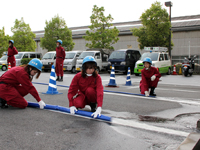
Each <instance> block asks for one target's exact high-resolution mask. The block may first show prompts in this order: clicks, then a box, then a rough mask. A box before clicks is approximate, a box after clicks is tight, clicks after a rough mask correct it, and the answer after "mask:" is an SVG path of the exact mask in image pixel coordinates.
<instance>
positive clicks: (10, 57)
mask: <svg viewBox="0 0 200 150" xmlns="http://www.w3.org/2000/svg"><path fill="white" fill-rule="evenodd" d="M13 44H14V41H13V40H10V41H9V48H8V55H7V56H8V59H7V62H8V64H9V63H10V64H11V67H15V66H16V61H15V56H14V55H16V54H18V51H17V49H16V48H15V47H14V46H13Z"/></svg>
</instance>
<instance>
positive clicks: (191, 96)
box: [0, 72, 200, 150]
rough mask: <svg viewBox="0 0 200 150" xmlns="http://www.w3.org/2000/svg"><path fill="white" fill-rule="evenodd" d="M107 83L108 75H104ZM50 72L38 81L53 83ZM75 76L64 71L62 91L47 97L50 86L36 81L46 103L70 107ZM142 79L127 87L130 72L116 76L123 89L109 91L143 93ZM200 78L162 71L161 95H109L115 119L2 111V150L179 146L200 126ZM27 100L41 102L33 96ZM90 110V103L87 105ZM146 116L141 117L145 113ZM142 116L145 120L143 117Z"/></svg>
mask: <svg viewBox="0 0 200 150" xmlns="http://www.w3.org/2000/svg"><path fill="white" fill-rule="evenodd" d="M2 73H3V72H0V74H2ZM100 75H101V77H102V83H103V85H104V86H105V85H106V84H108V82H109V74H103V73H101V74H100ZM49 76H50V72H48V73H42V74H41V77H40V78H39V79H37V80H35V79H34V81H33V82H37V83H46V84H48V83H49ZM73 76H74V74H71V73H65V75H64V82H57V85H58V91H59V92H62V93H63V94H60V95H46V94H42V92H46V91H47V89H48V86H47V85H40V84H34V86H35V87H36V89H37V90H38V92H39V94H40V97H41V99H42V100H44V101H45V103H46V104H52V105H61V106H64V107H68V99H67V92H68V88H66V87H60V86H59V85H65V86H69V85H70V83H71V80H72V78H73ZM140 79H141V77H140V76H139V77H135V76H134V75H131V81H132V84H133V85H132V86H125V82H126V75H122V74H116V83H117V85H118V86H119V87H118V88H107V87H104V90H109V91H121V92H128V93H136V94H139V81H140ZM199 80H200V76H192V77H188V78H186V77H183V76H172V75H170V76H166V75H163V76H162V78H161V81H160V82H159V85H158V88H157V89H156V94H157V97H156V98H150V97H149V98H146V97H144V96H136V95H127V94H116V93H112V92H105V93H104V104H103V111H102V114H104V115H107V116H111V117H112V123H106V122H100V121H96V120H93V119H87V118H81V117H77V116H72V115H69V114H63V113H58V112H52V111H49V110H39V109H36V108H26V109H23V110H21V109H17V108H13V107H9V108H8V109H0V113H1V119H0V124H1V128H0V147H1V148H0V149H2V148H3V149H6V150H13V149H14V150H15V149H17V150H18V149H22V150H26V149H27V150H29V149H33V150H51V149H52V150H54V149H60V150H66V149H83V150H85V149H97V150H102V149H103V150H104V149H135V150H147V149H150V150H158V149H160V150H161V149H166V150H174V149H176V148H177V147H178V145H180V144H181V143H182V142H183V140H184V139H185V138H186V136H187V134H189V133H191V132H199V131H198V130H196V122H197V120H198V119H199V117H200V99H199V90H200V85H199V84H198V81H199ZM25 99H26V100H27V101H31V102H36V101H35V99H34V98H33V97H32V96H31V95H27V96H26V97H25ZM83 110H85V111H90V109H89V107H86V108H85V109H83ZM139 116H140V117H142V119H141V118H140V117H139ZM142 120H143V121H142Z"/></svg>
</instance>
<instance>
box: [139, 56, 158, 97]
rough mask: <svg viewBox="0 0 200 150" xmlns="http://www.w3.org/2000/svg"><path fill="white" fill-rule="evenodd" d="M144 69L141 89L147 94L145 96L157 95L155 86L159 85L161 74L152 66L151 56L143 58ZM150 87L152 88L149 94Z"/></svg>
mask: <svg viewBox="0 0 200 150" xmlns="http://www.w3.org/2000/svg"><path fill="white" fill-rule="evenodd" d="M143 64H144V69H142V71H141V75H142V80H141V81H140V91H141V94H145V96H149V95H151V96H156V94H155V93H154V90H155V88H156V87H157V84H158V81H159V78H160V77H161V74H160V73H159V71H158V70H157V69H156V68H155V67H152V66H151V65H152V61H151V58H149V57H146V58H145V59H144V60H143ZM149 88H150V89H151V91H150V94H149Z"/></svg>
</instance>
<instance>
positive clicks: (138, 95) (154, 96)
mask: <svg viewBox="0 0 200 150" xmlns="http://www.w3.org/2000/svg"><path fill="white" fill-rule="evenodd" d="M32 83H34V84H41V85H49V84H47V83H39V82H32ZM57 86H60V87H66V88H69V86H66V85H57ZM103 91H104V92H109V93H119V94H128V95H136V96H145V95H144V94H136V93H128V92H120V91H109V90H103ZM149 97H153V98H155V96H151V95H149Z"/></svg>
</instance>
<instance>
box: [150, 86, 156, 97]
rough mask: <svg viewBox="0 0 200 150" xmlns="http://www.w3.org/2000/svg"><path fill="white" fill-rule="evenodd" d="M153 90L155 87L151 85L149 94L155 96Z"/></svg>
mask: <svg viewBox="0 0 200 150" xmlns="http://www.w3.org/2000/svg"><path fill="white" fill-rule="evenodd" d="M154 90H155V87H152V88H151V91H150V95H151V96H156V94H155V93H154Z"/></svg>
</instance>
